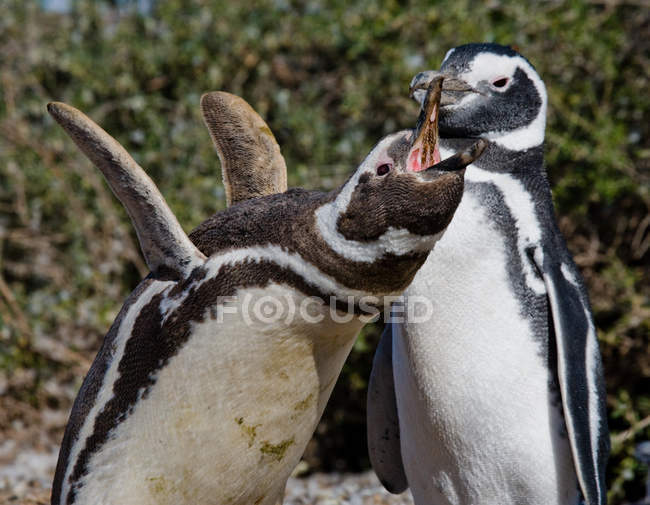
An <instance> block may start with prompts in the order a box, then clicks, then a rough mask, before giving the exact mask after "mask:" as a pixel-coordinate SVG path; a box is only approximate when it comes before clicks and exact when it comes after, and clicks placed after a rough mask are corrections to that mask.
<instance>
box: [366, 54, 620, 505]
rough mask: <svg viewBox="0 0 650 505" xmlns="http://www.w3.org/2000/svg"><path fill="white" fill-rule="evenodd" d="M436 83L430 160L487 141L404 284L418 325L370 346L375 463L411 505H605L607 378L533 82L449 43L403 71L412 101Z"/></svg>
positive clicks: (521, 71) (524, 68) (541, 92)
mask: <svg viewBox="0 0 650 505" xmlns="http://www.w3.org/2000/svg"><path fill="white" fill-rule="evenodd" d="M440 76H444V79H445V80H444V82H443V88H442V97H441V101H440V123H439V129H440V153H441V154H442V156H443V157H444V156H445V155H446V154H447V153H449V152H451V151H453V150H456V149H459V148H462V146H464V145H467V144H468V143H471V142H474V141H475V139H476V138H483V139H489V141H490V144H489V147H488V148H487V149H486V151H485V153H484V154H483V156H481V158H479V159H478V160H477V161H475V162H474V163H473V164H471V165H470V166H468V168H467V171H466V176H465V190H464V195H463V198H462V201H461V203H460V205H459V207H458V209H457V212H456V214H455V217H454V219H453V221H452V222H451V224H450V226H449V228H448V229H447V231H446V232H445V235H444V236H443V237H442V238H441V239H440V241H439V242H438V244H437V245H436V248H435V250H434V251H432V253H431V254H430V255H429V257H428V259H427V261H426V262H425V264H424V265H423V267H422V268H421V269H420V270H419V271H418V273H417V274H416V276H415V277H414V280H413V282H412V283H411V285H410V286H409V287H408V288H407V289H406V290H405V293H404V298H405V300H406V302H405V303H406V304H407V305H408V304H409V300H418V303H419V304H420V305H422V300H424V301H426V302H427V304H428V306H429V307H430V312H429V314H430V315H429V317H422V318H421V319H422V320H418V321H416V320H415V318H411V320H409V318H408V317H400V319H399V320H398V319H397V318H396V317H395V318H393V319H392V320H391V322H389V323H388V324H387V325H386V328H385V331H384V333H383V334H382V337H381V339H380V343H379V346H378V348H377V351H376V354H375V358H374V361H373V369H372V372H371V378H370V381H369V387H368V405H367V423H368V446H369V454H370V459H371V462H372V465H373V467H374V469H375V471H376V473H377V474H378V476H379V478H380V480H381V481H382V482H383V484H384V486H385V487H386V488H387V489H388V490H389V491H391V492H394V493H398V492H402V491H404V490H405V489H406V488H407V487H410V489H411V491H412V494H413V497H414V500H415V503H416V505H443V504H454V505H470V504H471V505H484V504H490V505H492V504H496V503H498V504H500V505H508V504H517V505H523V504H526V505H573V504H576V503H578V502H579V500H580V495H582V497H583V499H584V503H586V504H587V505H603V504H605V503H606V488H605V466H606V462H607V458H608V453H609V435H608V428H607V414H606V406H605V389H604V381H603V369H602V364H601V357H600V352H599V348H598V341H597V337H596V329H595V326H594V321H593V316H592V313H591V309H590V305H589V300H588V295H587V291H586V289H585V285H584V282H583V280H582V277H581V275H580V273H579V271H578V269H577V267H576V265H575V264H574V262H573V260H572V257H571V254H570V253H569V251H568V249H567V246H566V244H565V240H564V238H563V237H562V234H561V233H560V231H559V229H558V226H557V223H556V218H555V213H554V208H553V203H552V199H551V190H550V186H549V182H548V179H547V175H546V171H545V168H544V158H543V154H544V153H543V150H544V130H545V123H546V108H547V94H546V88H545V85H544V83H543V81H542V79H541V78H540V76H539V75H538V73H537V72H536V70H535V69H534V67H533V66H532V65H531V63H530V62H529V61H528V60H527V59H526V58H524V57H523V56H521V55H520V54H519V53H518V52H516V51H515V50H513V49H511V48H510V47H506V46H502V45H497V44H488V43H483V44H478V43H475V44H467V45H462V46H459V47H456V48H454V49H451V50H450V51H449V52H448V53H447V54H446V56H445V58H444V60H443V62H442V65H441V67H440V70H439V71H427V72H422V73H419V74H418V75H416V76H415V77H414V78H413V80H412V82H411V94H412V96H413V97H414V98H415V99H416V100H418V101H419V102H422V98H423V96H424V90H425V89H426V86H427V84H428V83H429V82H430V81H431V80H432V79H435V78H439V77H440ZM422 311H424V309H422ZM401 313H403V309H402V311H401V312H400V314H401Z"/></svg>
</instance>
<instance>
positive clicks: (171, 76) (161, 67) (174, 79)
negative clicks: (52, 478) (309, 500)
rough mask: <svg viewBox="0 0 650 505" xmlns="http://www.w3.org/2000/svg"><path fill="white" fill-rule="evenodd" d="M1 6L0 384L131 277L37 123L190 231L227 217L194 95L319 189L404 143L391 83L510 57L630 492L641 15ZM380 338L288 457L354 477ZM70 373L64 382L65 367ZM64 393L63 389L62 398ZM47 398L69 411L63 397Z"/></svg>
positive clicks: (638, 490)
mask: <svg viewBox="0 0 650 505" xmlns="http://www.w3.org/2000/svg"><path fill="white" fill-rule="evenodd" d="M71 5H72V8H71V11H70V12H68V13H56V12H51V11H44V10H43V9H42V8H41V6H40V4H39V3H38V2H36V1H34V0H5V1H4V2H2V3H0V207H1V214H0V233H1V234H0V237H1V238H2V241H1V242H0V245H1V246H2V248H1V251H2V257H1V259H2V264H1V271H0V273H1V276H0V372H1V371H3V370H4V373H5V374H11V373H13V372H15V371H17V370H21V369H29V370H32V371H35V375H33V380H31V382H29V383H27V384H22V385H21V386H20V387H16V388H13V389H11V390H10V393H12V394H14V395H16V397H17V398H19V399H20V401H24V402H29V403H31V404H32V405H34V406H36V407H38V405H39V402H42V401H43V400H42V398H43V397H42V395H41V394H40V386H41V385H42V384H43V382H44V381H45V380H46V379H48V378H50V377H53V376H56V374H57V373H60V372H61V371H62V370H63V369H66V368H67V367H68V366H69V365H70V364H71V363H77V364H79V363H82V364H83V363H86V364H87V360H88V358H89V357H90V356H92V355H93V353H94V352H95V351H96V349H97V348H98V346H99V343H100V341H101V338H102V336H103V334H104V332H105V331H106V330H107V328H108V326H109V325H110V323H111V321H112V319H113V318H114V317H115V315H116V312H117V310H118V309H119V308H120V305H121V302H122V300H123V299H124V298H125V297H126V295H127V293H128V292H129V291H130V290H131V289H133V287H134V286H135V285H136V283H137V282H138V281H139V279H140V278H141V276H142V275H144V274H145V273H146V268H145V265H144V262H143V261H142V259H141V257H140V254H139V250H138V247H137V241H136V238H135V235H134V232H133V230H132V227H131V226H130V223H129V222H128V220H127V217H126V214H125V213H124V211H123V210H122V209H121V207H120V205H119V203H118V202H117V201H116V200H115V199H114V198H113V197H112V195H111V194H110V191H109V190H108V189H107V187H106V185H105V183H104V181H103V180H102V178H101V176H100V175H99V173H98V172H97V171H96V170H95V169H94V168H93V167H92V166H91V165H90V163H89V162H88V161H87V160H86V159H85V158H83V156H82V155H81V154H80V153H79V152H77V150H76V148H75V147H74V146H73V144H72V142H70V141H69V140H68V139H67V138H66V136H65V134H64V133H63V132H62V131H61V130H60V129H59V128H58V127H57V126H56V125H55V124H54V122H53V121H52V120H51V119H50V118H49V117H48V116H47V114H46V112H45V104H46V103H47V102H48V101H50V100H60V101H65V102H67V103H70V104H72V105H74V106H76V107H78V108H80V109H81V110H83V111H85V112H86V113H87V114H89V115H90V116H91V117H92V118H93V119H94V120H96V121H97V122H98V123H99V124H101V125H102V126H103V127H104V128H105V129H106V130H108V131H109V132H111V134H113V135H114V136H115V137H116V138H117V139H118V140H119V141H120V142H121V143H122V144H123V145H124V146H126V147H127V149H128V150H129V152H131V154H132V155H133V156H134V157H135V158H136V160H137V161H138V162H139V163H140V164H141V165H142V166H143V167H145V168H146V170H147V171H148V173H149V174H150V175H151V176H152V178H153V179H154V180H155V181H156V182H157V183H158V185H159V187H160V189H161V191H162V193H163V194H164V195H165V197H166V199H167V201H168V202H169V204H170V206H171V207H172V209H173V211H174V212H175V213H176V215H177V216H178V218H179V220H180V221H181V223H183V225H184V226H185V228H186V229H187V230H190V229H191V228H192V227H194V226H195V225H197V224H198V223H199V222H201V221H202V220H203V219H204V218H205V217H207V216H208V215H210V214H211V213H213V212H214V211H216V210H219V209H221V208H223V206H224V192H223V188H222V187H221V184H220V180H219V178H220V176H219V169H218V166H219V164H218V159H217V157H216V155H215V153H214V151H213V148H212V145H211V142H210V139H209V137H208V134H207V131H206V130H205V128H204V127H203V125H202V122H201V119H200V115H199V109H198V100H199V97H200V95H201V94H202V93H203V92H205V91H208V90H215V89H223V90H227V91H230V92H232V93H235V94H238V95H240V96H242V97H244V98H245V99H246V100H247V101H248V102H249V103H250V104H251V105H252V106H253V107H254V108H255V109H256V110H257V111H258V112H260V113H261V115H262V116H263V117H265V118H266V119H267V121H268V123H269V125H270V127H271V129H272V130H273V131H274V133H275V134H276V137H277V139H278V142H279V143H280V145H281V146H282V150H283V154H284V156H285V158H286V160H287V165H288V167H289V180H290V185H292V186H303V187H308V188H325V189H330V188H332V187H334V186H335V185H337V184H339V183H340V182H342V181H343V180H344V178H345V177H346V176H347V174H349V173H350V171H351V170H353V168H354V167H355V166H356V165H357V163H358V162H359V161H360V160H361V159H362V158H363V156H364V155H365V154H366V153H367V152H368V151H369V149H370V148H371V146H372V145H373V144H374V143H375V142H376V141H377V140H378V139H379V137H381V136H382V135H383V134H385V133H388V132H391V131H395V130H397V129H399V128H404V127H412V126H413V124H414V119H415V117H416V114H417V109H416V106H415V104H414V103H413V102H412V101H410V100H409V99H408V97H407V88H408V82H409V81H410V78H411V77H412V76H413V75H414V74H415V73H416V72H417V71H420V70H423V69H429V68H436V67H437V66H438V64H439V62H440V61H441V59H442V57H443V55H444V53H445V52H446V50H447V49H449V48H450V47H453V46H455V45H458V44H461V43H465V42H470V41H495V42H499V43H506V44H513V45H515V46H517V47H518V48H519V49H520V50H521V52H522V53H523V54H525V55H526V56H527V57H528V59H529V60H530V61H531V62H532V63H533V64H534V65H535V66H536V67H537V69H538V70H539V72H540V74H541V75H542V76H543V78H544V79H545V81H546V83H547V86H548V88H549V96H550V111H549V123H548V137H547V140H548V141H547V157H546V159H547V165H548V172H549V174H550V177H551V180H552V183H553V186H554V191H555V193H554V194H555V199H556V204H557V210H558V215H559V216H560V224H561V227H562V229H563V231H564V232H565V234H566V236H567V239H568V241H569V244H570V247H571V249H572V251H573V252H574V253H575V256H576V261H577V263H578V265H579V266H580V267H581V269H582V271H583V273H584V275H585V278H586V280H587V282H588V285H589V288H590V292H591V296H592V302H593V305H594V310H595V315H596V322H597V326H598V330H599V336H600V338H601V343H602V350H603V355H604V360H605V367H606V371H607V382H608V403H609V409H610V426H611V429H612V434H613V437H614V444H613V455H612V459H611V465H610V471H609V482H610V489H611V491H610V496H611V499H612V503H622V502H623V501H625V500H634V499H638V498H639V497H640V496H642V493H643V489H642V477H643V474H644V471H645V469H643V468H641V467H640V465H639V464H638V463H637V462H636V461H634V459H633V457H632V454H633V447H634V443H635V442H638V441H640V440H643V439H645V438H650V428H649V427H648V426H649V425H650V354H649V352H648V345H649V344H650V273H649V272H650V269H648V263H649V259H650V253H649V250H650V232H649V228H650V170H649V166H650V163H649V160H650V142H649V139H650V132H649V124H650V122H649V121H648V117H649V114H648V111H649V109H650V107H649V101H650V95H649V94H648V89H650V85H649V84H650V83H649V77H648V74H649V72H648V69H649V68H650V65H649V61H648V59H649V57H650V56H649V55H650V51H649V49H650V47H649V46H650V37H647V36H644V35H643V34H644V33H645V34H647V33H648V32H649V29H650V14H649V11H648V9H647V7H644V5H643V2H638V3H635V2H629V3H626V2H618V1H608V0H607V1H606V0H603V1H602V2H601V1H597V0H596V1H594V0H591V1H587V0H584V1H577V0H576V1H568V2H559V1H555V0H547V1H544V2H535V3H533V2H531V3H530V4H528V5H525V4H524V3H522V2H517V1H514V0H513V1H510V0H492V1H490V2H476V1H470V0H439V1H437V2H426V1H424V0H420V1H412V2H404V1H400V2H398V1H394V0H393V1H390V0H386V1H383V2H379V1H371V0H364V1H361V2H343V1H339V0H333V1H329V2H324V1H319V2H306V1H291V0H273V1H257V0H256V1H251V2H246V7H242V5H243V4H240V3H237V2H231V3H226V2H221V1H217V0H192V1H185V0H184V1H180V0H170V1H165V2H154V3H153V6H152V8H151V11H150V12H146V13H145V12H143V11H142V10H138V8H137V2H108V1H91V0H75V1H73V2H71ZM379 331H380V328H379V327H378V326H370V327H368V328H367V329H366V330H365V332H364V334H363V336H362V337H361V338H360V339H359V341H358V342H357V344H356V346H355V351H354V352H353V354H352V356H351V358H350V360H349V361H348V363H347V364H346V367H345V370H344V373H343V375H342V378H341V380H340V381H339V384H338V386H337V389H336V390H335V393H334V395H333V397H332V401H331V402H330V405H329V406H328V409H327V411H326V415H325V418H324V419H323V421H322V424H321V426H320V427H319V430H318V433H317V435H316V437H315V441H314V443H313V444H312V445H311V446H310V448H309V450H308V453H307V455H306V459H307V461H308V463H309V465H310V468H311V469H348V470H360V469H362V468H366V467H367V466H368V459H367V455H366V452H365V451H366V448H365V426H364V423H365V414H364V408H365V388H366V384H367V378H368V375H369V367H370V364H371V359H372V353H373V349H374V345H375V343H376V341H377V338H378V334H379ZM81 369H83V366H81ZM79 381H80V377H77V385H78V384H79ZM60 401H62V402H63V403H62V406H63V407H68V406H69V402H70V398H66V399H63V400H60Z"/></svg>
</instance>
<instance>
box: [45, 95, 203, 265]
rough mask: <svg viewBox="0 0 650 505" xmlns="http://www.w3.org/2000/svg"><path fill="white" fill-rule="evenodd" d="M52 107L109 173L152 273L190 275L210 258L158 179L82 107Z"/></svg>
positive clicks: (59, 120)
mask: <svg viewBox="0 0 650 505" xmlns="http://www.w3.org/2000/svg"><path fill="white" fill-rule="evenodd" d="M47 110H48V112H49V113H50V114H51V115H52V117H53V118H54V119H55V120H56V121H57V123H59V124H60V125H61V126H62V127H63V129H64V130H65V131H66V133H67V134H68V135H70V137H71V138H72V140H74V142H75V144H77V146H78V147H79V149H81V151H82V152H83V153H84V154H85V155H86V156H87V157H88V158H89V159H90V161H92V162H93V163H94V164H95V166H96V167H97V168H99V170H101V172H102V173H103V174H104V177H105V178H106V180H107V181H108V185H109V186H110V187H111V189H112V190H113V193H115V196H117V198H118V199H119V200H120V202H122V204H123V205H124V207H125V208H126V211H127V212H128V213H129V216H130V217H131V221H133V225H134V226H135V231H136V233H137V235H138V240H139V241H140V247H141V248H142V253H143V254H144V258H145V261H146V262H147V265H148V266H149V268H150V269H151V271H152V272H155V271H156V270H158V269H160V268H161V267H164V268H166V269H168V270H170V271H172V272H174V273H175V274H176V275H178V276H181V277H186V276H187V275H188V274H189V272H191V271H192V270H193V269H194V268H195V267H196V266H198V265H200V264H202V263H203V262H204V261H205V259H206V258H205V255H204V254H203V253H201V252H200V251H199V250H198V249H197V248H196V247H195V246H194V244H192V242H191V241H190V239H189V238H188V237H187V235H186V234H185V232H184V231H183V229H182V228H181V225H180V224H179V223H178V220H177V219H176V216H174V214H173V213H172V211H171V209H170V208H169V206H168V205H167V202H165V199H164V198H163V196H162V195H161V194H160V191H158V188H157V187H156V185H155V184H154V182H153V181H152V180H151V179H150V178H149V176H148V175H147V174H146V173H145V171H144V170H143V169H142V167H140V166H139V165H138V164H137V163H136V162H135V160H134V159H133V158H132V157H131V156H130V155H129V153H127V152H126V150H125V149H124V148H123V147H122V146H121V145H120V144H119V143H118V142H117V141H116V140H115V139H114V138H113V137H111V136H110V135H109V134H108V133H106V132H105V131H104V130H103V129H102V128H100V127H99V126H98V125H97V124H96V123H95V122H93V121H92V120H91V119H90V118H89V117H88V116H86V115H85V114H83V113H82V112H81V111H79V110H77V109H75V108H74V107H71V106H70V105H67V104H65V103H61V102H52V103H49V104H48V106H47Z"/></svg>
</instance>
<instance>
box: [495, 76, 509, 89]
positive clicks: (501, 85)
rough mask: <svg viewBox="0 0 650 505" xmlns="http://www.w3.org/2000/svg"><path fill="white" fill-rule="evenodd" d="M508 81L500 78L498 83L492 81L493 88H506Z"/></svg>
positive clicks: (505, 78)
mask: <svg viewBox="0 0 650 505" xmlns="http://www.w3.org/2000/svg"><path fill="white" fill-rule="evenodd" d="M508 81H510V79H508V78H507V77H500V78H499V79H497V80H496V81H492V87H494V88H505V86H506V85H507V84H508Z"/></svg>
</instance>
